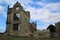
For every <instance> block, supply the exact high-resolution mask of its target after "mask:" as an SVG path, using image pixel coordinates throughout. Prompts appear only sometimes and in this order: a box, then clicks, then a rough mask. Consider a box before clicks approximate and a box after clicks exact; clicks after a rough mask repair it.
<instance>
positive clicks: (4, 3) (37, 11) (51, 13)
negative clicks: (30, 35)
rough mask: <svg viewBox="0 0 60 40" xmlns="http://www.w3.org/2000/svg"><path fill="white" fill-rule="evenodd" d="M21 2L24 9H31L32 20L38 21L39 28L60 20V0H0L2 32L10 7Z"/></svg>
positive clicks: (4, 28)
mask: <svg viewBox="0 0 60 40" xmlns="http://www.w3.org/2000/svg"><path fill="white" fill-rule="evenodd" d="M17 1H18V2H19V3H20V4H21V5H22V7H23V8H24V10H26V11H30V15H31V18H30V22H35V21H36V22H37V29H38V30H42V29H46V28H47V27H48V25H50V24H53V25H54V24H55V23H56V22H59V21H60V0H24V1H23V0H0V32H4V31H5V30H6V16H7V11H8V5H9V7H13V5H14V4H15V3H16V2H17Z"/></svg>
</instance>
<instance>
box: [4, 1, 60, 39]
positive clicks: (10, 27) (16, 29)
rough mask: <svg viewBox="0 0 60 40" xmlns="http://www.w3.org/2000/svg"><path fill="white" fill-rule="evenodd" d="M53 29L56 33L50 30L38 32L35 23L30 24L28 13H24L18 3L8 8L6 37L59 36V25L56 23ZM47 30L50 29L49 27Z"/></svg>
mask: <svg viewBox="0 0 60 40" xmlns="http://www.w3.org/2000/svg"><path fill="white" fill-rule="evenodd" d="M55 28H56V32H55V31H52V32H51V31H50V30H42V31H38V30H37V25H36V22H32V23H30V12H29V11H25V10H24V9H23V7H22V6H21V4H20V3H19V2H16V3H15V4H14V6H13V7H12V8H10V7H9V6H8V11H7V21H6V32H5V33H6V35H11V36H27V37H38V38H50V37H51V35H52V36H57V35H60V23H56V25H55V27H54V26H52V29H53V30H55ZM48 29H51V25H50V26H49V27H48ZM55 33H56V34H55Z"/></svg>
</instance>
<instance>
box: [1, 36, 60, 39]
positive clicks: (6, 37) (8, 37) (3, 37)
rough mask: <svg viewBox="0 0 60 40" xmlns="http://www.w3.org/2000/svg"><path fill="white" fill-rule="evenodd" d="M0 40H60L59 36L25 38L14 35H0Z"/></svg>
mask: <svg viewBox="0 0 60 40" xmlns="http://www.w3.org/2000/svg"><path fill="white" fill-rule="evenodd" d="M0 40H60V38H48V39H47V38H44V39H42V38H27V37H14V36H4V35H0Z"/></svg>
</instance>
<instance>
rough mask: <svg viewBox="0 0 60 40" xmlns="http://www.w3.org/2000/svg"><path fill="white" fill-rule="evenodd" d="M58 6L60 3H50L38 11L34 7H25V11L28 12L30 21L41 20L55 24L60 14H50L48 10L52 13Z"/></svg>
mask: <svg viewBox="0 0 60 40" xmlns="http://www.w3.org/2000/svg"><path fill="white" fill-rule="evenodd" d="M59 4H60V3H50V4H48V5H45V6H44V7H43V8H40V9H36V8H34V7H27V9H26V10H29V11H30V13H31V19H33V20H41V21H43V22H57V21H59V20H60V17H59V16H60V13H52V12H51V10H50V9H49V8H51V9H52V10H53V11H54V10H56V9H57V10H59V9H60V6H59ZM57 10H56V11H57Z"/></svg>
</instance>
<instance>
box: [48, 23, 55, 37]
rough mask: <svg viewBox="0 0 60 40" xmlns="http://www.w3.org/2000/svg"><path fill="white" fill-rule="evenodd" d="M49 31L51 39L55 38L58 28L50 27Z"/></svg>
mask: <svg viewBox="0 0 60 40" xmlns="http://www.w3.org/2000/svg"><path fill="white" fill-rule="evenodd" d="M47 29H48V30H49V31H50V37H55V33H56V27H55V26H54V25H52V24H51V25H49V26H48V27H47Z"/></svg>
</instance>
